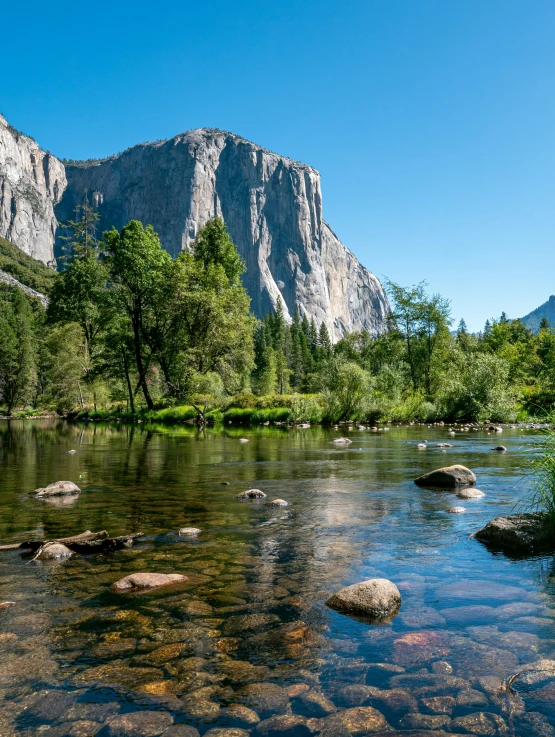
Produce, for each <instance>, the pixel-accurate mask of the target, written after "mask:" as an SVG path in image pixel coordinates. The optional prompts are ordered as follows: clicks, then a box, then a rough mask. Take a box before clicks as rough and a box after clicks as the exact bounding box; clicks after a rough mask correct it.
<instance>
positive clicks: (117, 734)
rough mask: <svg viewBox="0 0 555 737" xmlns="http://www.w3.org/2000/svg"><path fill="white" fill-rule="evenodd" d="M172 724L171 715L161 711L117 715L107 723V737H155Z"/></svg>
mask: <svg viewBox="0 0 555 737" xmlns="http://www.w3.org/2000/svg"><path fill="white" fill-rule="evenodd" d="M172 724H173V718H172V716H171V714H167V713H165V712H161V711H134V712H131V713H130V714H119V715H118V716H117V717H114V718H113V719H111V720H110V721H109V722H108V725H107V728H106V735H107V737H157V735H161V734H162V733H163V732H164V731H165V730H166V729H167V728H168V727H169V726H171V725H172Z"/></svg>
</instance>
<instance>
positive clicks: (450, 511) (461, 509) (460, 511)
mask: <svg viewBox="0 0 555 737" xmlns="http://www.w3.org/2000/svg"><path fill="white" fill-rule="evenodd" d="M447 512H448V514H464V512H466V507H451V509H448V510H447Z"/></svg>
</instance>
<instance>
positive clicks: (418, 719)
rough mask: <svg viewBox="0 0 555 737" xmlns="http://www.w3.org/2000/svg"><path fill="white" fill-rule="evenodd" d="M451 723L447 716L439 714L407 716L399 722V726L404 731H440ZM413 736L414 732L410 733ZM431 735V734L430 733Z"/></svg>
mask: <svg viewBox="0 0 555 737" xmlns="http://www.w3.org/2000/svg"><path fill="white" fill-rule="evenodd" d="M450 723H451V718H450V717H449V716H447V715H439V714H434V715H430V714H418V713H414V714H407V715H406V716H405V717H404V718H403V719H402V720H401V726H402V727H403V728H404V729H410V730H413V729H433V730H435V729H441V727H447V726H448V725H449V724H450ZM411 734H412V735H414V732H411ZM432 734H433V733H432Z"/></svg>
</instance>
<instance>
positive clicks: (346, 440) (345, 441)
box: [331, 438, 353, 445]
mask: <svg viewBox="0 0 555 737" xmlns="http://www.w3.org/2000/svg"><path fill="white" fill-rule="evenodd" d="M331 442H332V443H333V444H334V445H350V444H351V443H352V442H353V441H352V440H351V439H350V438H335V439H334V440H332V441H331Z"/></svg>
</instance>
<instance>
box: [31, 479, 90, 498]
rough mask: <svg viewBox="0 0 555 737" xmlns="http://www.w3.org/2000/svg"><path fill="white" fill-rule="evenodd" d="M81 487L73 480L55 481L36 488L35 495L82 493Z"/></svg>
mask: <svg viewBox="0 0 555 737" xmlns="http://www.w3.org/2000/svg"><path fill="white" fill-rule="evenodd" d="M80 493H81V489H80V488H79V487H78V486H77V484H74V483H73V481H55V482H54V483H53V484H48V486H45V487H44V488H43V489H35V496H37V497H46V496H66V495H69V494H80Z"/></svg>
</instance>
